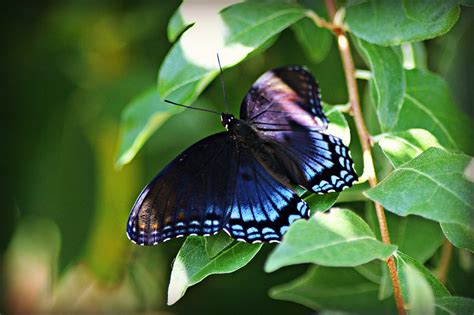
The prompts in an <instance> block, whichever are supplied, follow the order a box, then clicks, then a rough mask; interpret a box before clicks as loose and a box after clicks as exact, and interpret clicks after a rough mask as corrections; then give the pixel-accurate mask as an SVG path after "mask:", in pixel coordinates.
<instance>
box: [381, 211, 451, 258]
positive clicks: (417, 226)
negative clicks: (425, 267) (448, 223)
mask: <svg viewBox="0 0 474 315" xmlns="http://www.w3.org/2000/svg"><path fill="white" fill-rule="evenodd" d="M387 224H388V228H389V231H390V239H391V240H392V244H394V245H397V247H398V250H399V251H402V252H403V253H406V254H408V255H409V256H410V257H413V258H415V259H416V260H417V261H420V262H422V263H424V262H426V261H427V260H428V259H429V258H431V257H432V256H433V255H434V254H435V252H436V250H437V249H438V248H439V247H440V246H441V245H442V244H443V241H444V236H443V233H442V231H441V229H440V227H439V224H438V223H436V222H433V221H431V220H426V219H424V218H421V217H418V216H414V215H409V216H407V217H405V218H403V217H399V216H396V215H393V214H390V215H389V216H388V217H387Z"/></svg>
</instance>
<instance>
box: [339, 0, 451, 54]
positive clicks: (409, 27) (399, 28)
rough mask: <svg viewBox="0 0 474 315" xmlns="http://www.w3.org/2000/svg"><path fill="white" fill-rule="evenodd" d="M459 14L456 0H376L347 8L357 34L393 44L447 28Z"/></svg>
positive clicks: (383, 43) (436, 34)
mask: <svg viewBox="0 0 474 315" xmlns="http://www.w3.org/2000/svg"><path fill="white" fill-rule="evenodd" d="M458 17H459V7H458V5H457V2H456V1H455V0H450V1H446V0H423V1H421V0H420V1H411V0H392V1H384V0H373V1H367V2H363V3H360V4H358V5H354V6H350V7H348V8H347V9H346V23H347V25H348V26H349V29H350V31H351V32H352V33H354V34H355V35H356V36H357V37H360V38H362V39H364V40H365V41H368V42H370V43H373V44H377V45H382V46H394V45H400V44H402V43H407V42H414V41H421V40H426V39H430V38H434V37H436V36H440V35H442V34H444V33H446V32H448V31H449V30H450V29H451V27H453V26H454V24H455V23H456V21H457V19H458Z"/></svg>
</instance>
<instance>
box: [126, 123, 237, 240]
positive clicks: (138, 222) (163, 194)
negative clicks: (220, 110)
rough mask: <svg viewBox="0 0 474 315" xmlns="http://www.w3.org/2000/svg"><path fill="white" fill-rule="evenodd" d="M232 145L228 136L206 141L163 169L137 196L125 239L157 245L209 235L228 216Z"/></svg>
mask: <svg viewBox="0 0 474 315" xmlns="http://www.w3.org/2000/svg"><path fill="white" fill-rule="evenodd" d="M233 146H234V144H233V142H232V140H231V138H230V135H229V133H227V132H222V133H218V134H215V135H212V136H210V137H207V138H205V139H203V140H201V141H199V142H197V143H196V144H194V145H193V146H191V147H190V148H188V149H187V150H185V151H184V152H183V153H181V154H180V155H179V156H178V157H176V159H174V160H173V161H172V162H171V163H170V164H168V166H166V167H165V168H164V169H163V170H162V171H161V172H160V173H159V174H158V175H157V176H156V177H155V178H154V179H153V180H152V181H151V182H150V184H148V185H147V186H146V187H145V189H144V190H143V191H142V193H141V194H140V196H139V197H138V199H137V201H136V202H135V205H134V206H133V208H132V212H131V213H130V217H129V221H128V225H127V235H128V237H129V238H130V239H131V240H132V241H134V242H135V243H137V244H140V245H155V244H157V243H159V242H163V241H166V240H168V239H170V238H174V237H180V236H185V235H212V234H215V233H217V232H218V231H220V230H221V229H222V228H223V226H224V225H225V223H226V222H227V219H228V216H229V214H230V203H231V200H230V197H229V196H230V194H229V191H233V190H234V189H235V187H234V186H233V185H234V182H233V181H232V179H231V176H233V175H234V174H235V167H236V161H235V160H234V150H233V149H234V147H233Z"/></svg>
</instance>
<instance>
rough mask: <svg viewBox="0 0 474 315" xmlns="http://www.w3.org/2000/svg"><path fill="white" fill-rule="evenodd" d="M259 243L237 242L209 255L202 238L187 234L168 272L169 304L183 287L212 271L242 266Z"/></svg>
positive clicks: (187, 286)
mask: <svg viewBox="0 0 474 315" xmlns="http://www.w3.org/2000/svg"><path fill="white" fill-rule="evenodd" d="M261 247H262V244H247V243H241V242H237V243H236V244H235V245H232V246H230V247H229V248H227V249H226V250H224V251H222V252H221V253H220V254H218V255H217V256H215V257H213V258H210V257H209V256H208V255H207V252H206V246H205V241H204V237H200V236H188V238H187V239H186V241H185V242H184V244H183V246H182V247H181V249H180V250H179V252H178V255H177V256H176V259H175V261H174V264H173V270H172V271H171V279H170V283H169V287H168V305H172V304H174V303H176V302H177V301H178V300H179V299H180V298H181V297H182V296H183V295H184V293H185V292H186V290H187V289H188V288H189V287H190V286H192V285H195V284H196V283H198V282H201V281H202V280H203V279H204V278H206V277H207V276H209V275H212V274H222V273H231V272H234V271H236V270H238V269H240V268H242V267H243V266H245V265H246V264H247V263H248V262H249V261H250V260H252V258H253V257H254V256H255V255H256V254H257V253H258V251H259V250H260V248H261Z"/></svg>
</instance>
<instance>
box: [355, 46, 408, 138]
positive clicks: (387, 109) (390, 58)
mask: <svg viewBox="0 0 474 315" xmlns="http://www.w3.org/2000/svg"><path fill="white" fill-rule="evenodd" d="M356 43H357V46H358V48H359V51H360V52H361V53H362V56H363V57H364V58H365V60H366V61H367V63H368V65H369V67H370V69H371V70H372V79H371V81H370V83H371V85H372V88H371V94H372V99H373V103H374V105H375V107H376V110H377V116H378V119H379V123H380V127H381V128H382V130H383V131H388V130H391V129H392V128H393V127H394V126H395V124H396V123H397V120H398V114H399V112H400V109H401V107H402V103H403V97H404V95H405V86H406V83H405V72H404V70H403V65H402V61H401V60H400V58H399V57H398V56H397V54H396V52H395V50H394V48H392V47H382V46H378V45H374V44H371V43H368V42H366V41H364V40H362V39H360V38H357V37H356Z"/></svg>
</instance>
